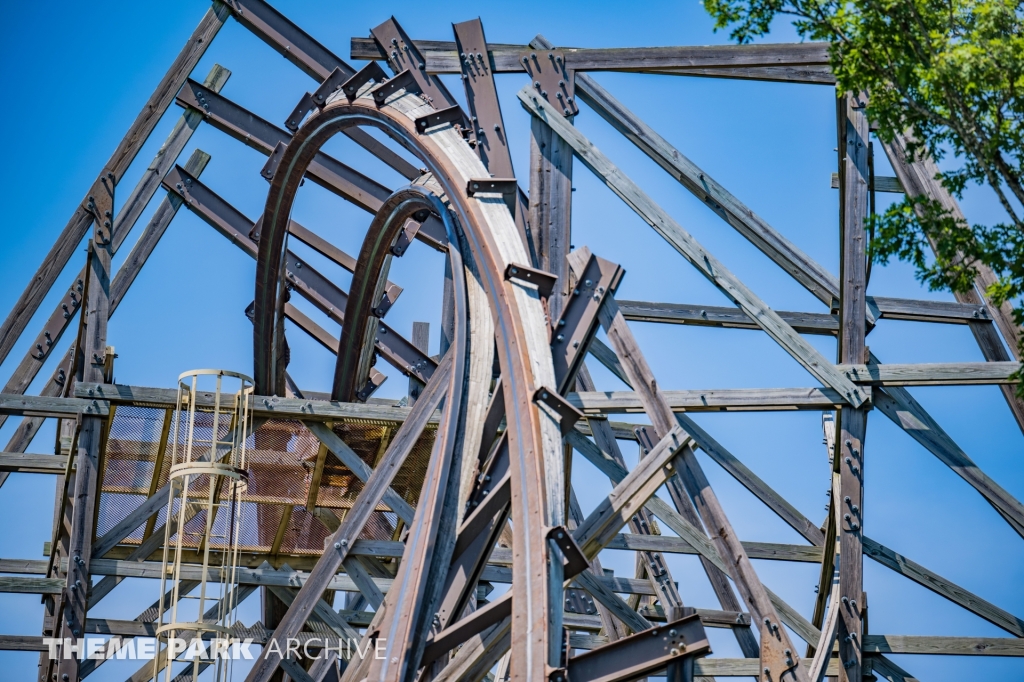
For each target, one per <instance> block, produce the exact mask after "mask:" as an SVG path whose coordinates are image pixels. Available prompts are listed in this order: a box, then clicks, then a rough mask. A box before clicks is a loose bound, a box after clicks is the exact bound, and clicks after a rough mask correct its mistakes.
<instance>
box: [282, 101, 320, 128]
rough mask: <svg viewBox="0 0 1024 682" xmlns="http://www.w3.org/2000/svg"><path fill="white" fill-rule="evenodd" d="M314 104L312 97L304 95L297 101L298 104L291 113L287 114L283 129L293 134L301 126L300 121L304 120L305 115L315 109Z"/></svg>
mask: <svg viewBox="0 0 1024 682" xmlns="http://www.w3.org/2000/svg"><path fill="white" fill-rule="evenodd" d="M316 108H317V106H316V103H315V102H314V101H313V95H312V94H311V93H308V92H307V93H306V94H305V95H303V96H302V98H301V99H299V103H298V104H296V105H295V108H294V109H292V113H290V114H288V118H287V119H286V120H285V122H284V127H285V128H287V129H288V130H290V131H291V132H293V133H294V132H295V131H296V130H298V129H299V126H301V125H302V120H303V119H304V118H306V114H308V113H309V112H311V111H313V109H316Z"/></svg>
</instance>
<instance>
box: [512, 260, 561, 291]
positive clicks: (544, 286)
mask: <svg viewBox="0 0 1024 682" xmlns="http://www.w3.org/2000/svg"><path fill="white" fill-rule="evenodd" d="M505 279H506V280H512V279H514V280H518V281H520V282H526V283H528V284H536V285H537V293H539V294H540V295H541V298H548V297H550V296H551V292H552V291H554V289H555V283H556V282H557V281H558V277H556V276H555V275H553V274H551V273H550V272H546V271H544V270H538V269H537V268H531V267H530V266H528V265H520V264H519V263H509V264H508V266H507V267H506V268H505Z"/></svg>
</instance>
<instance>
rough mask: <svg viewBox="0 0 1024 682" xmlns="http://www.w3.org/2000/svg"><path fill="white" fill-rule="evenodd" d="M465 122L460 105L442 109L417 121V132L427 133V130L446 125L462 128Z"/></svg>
mask: <svg viewBox="0 0 1024 682" xmlns="http://www.w3.org/2000/svg"><path fill="white" fill-rule="evenodd" d="M463 120H464V114H463V113H462V109H461V108H460V107H459V106H458V105H456V106H454V107H448V108H447V109H441V110H439V111H436V112H434V113H432V114H428V115H426V116H421V117H420V118H418V119H416V132H417V133H421V134H422V133H425V132H427V128H433V127H434V126H439V125H442V124H444V123H451V124H453V125H458V126H460V127H461V126H462V122H463Z"/></svg>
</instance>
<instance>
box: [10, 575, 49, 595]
mask: <svg viewBox="0 0 1024 682" xmlns="http://www.w3.org/2000/svg"><path fill="white" fill-rule="evenodd" d="M62 589H64V579H63V578H18V577H13V576H8V575H3V576H0V592H13V593H17V594H60V592H61V590H62Z"/></svg>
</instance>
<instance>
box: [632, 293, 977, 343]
mask: <svg viewBox="0 0 1024 682" xmlns="http://www.w3.org/2000/svg"><path fill="white" fill-rule="evenodd" d="M868 305H869V306H871V305H873V306H874V307H875V308H877V310H878V313H879V317H880V318H882V319H886V320H906V321H912V322H936V323H940V324H970V323H973V322H978V321H979V320H980V321H981V323H988V324H991V319H990V318H989V317H988V311H987V309H986V308H985V307H984V306H979V305H971V304H968V303H959V302H953V301H919V300H914V299H905V298H888V297H882V296H869V297H868ZM619 309H620V310H622V315H623V316H624V317H625V318H626V320H628V321H637V322H660V323H663V324H683V325H692V326H695V327H725V328H731V329H760V327H759V326H757V324H756V323H754V322H753V321H752V320H751V319H750V318H749V317H747V315H746V314H745V313H744V312H743V311H742V310H740V309H739V308H730V307H725V306H708V305H689V304H685V303H656V302H652V301H621V300H620V301H619ZM776 312H778V315H779V317H781V318H782V319H783V320H784V321H785V322H786V323H787V324H789V325H790V326H792V327H793V329H795V330H796V331H798V332H800V333H801V334H820V335H830V336H835V335H836V334H838V332H839V316H838V315H830V314H827V313H801V312H786V311H783V310H779V311H776Z"/></svg>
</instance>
